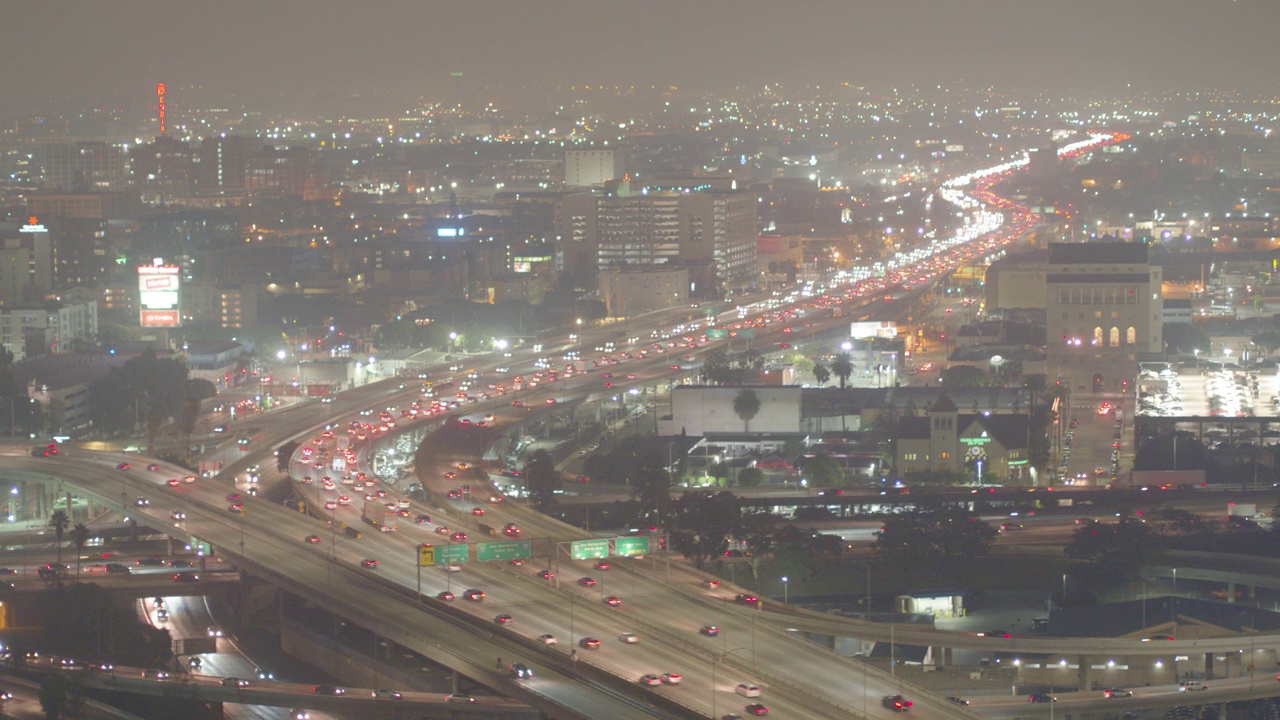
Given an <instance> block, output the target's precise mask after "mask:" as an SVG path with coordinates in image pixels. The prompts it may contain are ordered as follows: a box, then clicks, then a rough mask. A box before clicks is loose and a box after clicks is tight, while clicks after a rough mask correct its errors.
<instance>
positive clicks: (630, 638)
mask: <svg viewBox="0 0 1280 720" xmlns="http://www.w3.org/2000/svg"><path fill="white" fill-rule="evenodd" d="M618 642H622V643H626V644H627V645H635V644H636V643H638V642H640V637H639V636H638V635H636V634H635V633H633V632H624V633H621V634H620V635H618Z"/></svg>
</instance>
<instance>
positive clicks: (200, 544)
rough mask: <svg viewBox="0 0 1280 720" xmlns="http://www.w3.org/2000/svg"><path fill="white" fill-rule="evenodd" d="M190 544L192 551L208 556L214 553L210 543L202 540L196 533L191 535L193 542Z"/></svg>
mask: <svg viewBox="0 0 1280 720" xmlns="http://www.w3.org/2000/svg"><path fill="white" fill-rule="evenodd" d="M189 545H190V546H191V551H192V552H194V553H195V554H197V555H206V556H208V555H212V554H213V548H212V547H210V546H209V543H207V542H205V541H204V540H201V539H200V538H198V537H196V536H195V535H192V536H191V542H190V543H189Z"/></svg>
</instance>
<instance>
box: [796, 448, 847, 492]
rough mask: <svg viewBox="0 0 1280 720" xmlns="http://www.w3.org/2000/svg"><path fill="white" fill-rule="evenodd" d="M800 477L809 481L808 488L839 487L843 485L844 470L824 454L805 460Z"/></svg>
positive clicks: (833, 459)
mask: <svg viewBox="0 0 1280 720" xmlns="http://www.w3.org/2000/svg"><path fill="white" fill-rule="evenodd" d="M801 475H802V476H803V477H804V478H805V479H806V480H808V481H809V487H840V486H841V485H844V469H843V468H841V467H840V463H838V462H836V460H835V458H833V457H831V456H830V455H828V454H826V453H818V454H817V455H815V456H813V457H811V458H806V459H805V461H804V466H803V467H802V468H801Z"/></svg>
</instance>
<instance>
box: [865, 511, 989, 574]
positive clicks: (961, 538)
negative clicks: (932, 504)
mask: <svg viewBox="0 0 1280 720" xmlns="http://www.w3.org/2000/svg"><path fill="white" fill-rule="evenodd" d="M996 534H997V533H996V529H995V528H993V527H992V526H991V524H990V523H988V522H986V521H984V520H982V519H980V518H979V517H978V516H977V515H976V514H974V513H973V512H970V511H969V510H965V509H962V508H955V507H942V508H926V509H920V510H916V511H915V512H909V513H902V514H898V515H892V516H890V517H889V518H888V519H886V520H885V523H884V530H882V531H881V533H880V537H879V538H877V539H876V542H875V544H874V547H875V550H876V552H878V553H881V554H883V555H885V556H887V557H890V558H893V559H894V560H899V561H903V562H938V561H944V560H948V559H951V558H959V557H983V556H985V555H986V554H987V552H988V551H989V550H990V549H991V544H992V543H993V542H995V539H996Z"/></svg>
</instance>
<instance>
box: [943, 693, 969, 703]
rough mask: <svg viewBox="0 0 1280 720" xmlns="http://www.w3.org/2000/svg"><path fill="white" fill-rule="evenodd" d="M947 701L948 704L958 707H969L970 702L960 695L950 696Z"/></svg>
mask: <svg viewBox="0 0 1280 720" xmlns="http://www.w3.org/2000/svg"><path fill="white" fill-rule="evenodd" d="M946 699H947V702H949V703H955V704H956V705H968V704H969V701H968V700H965V699H964V698H962V697H960V696H959V695H948V696H947V698H946Z"/></svg>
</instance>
